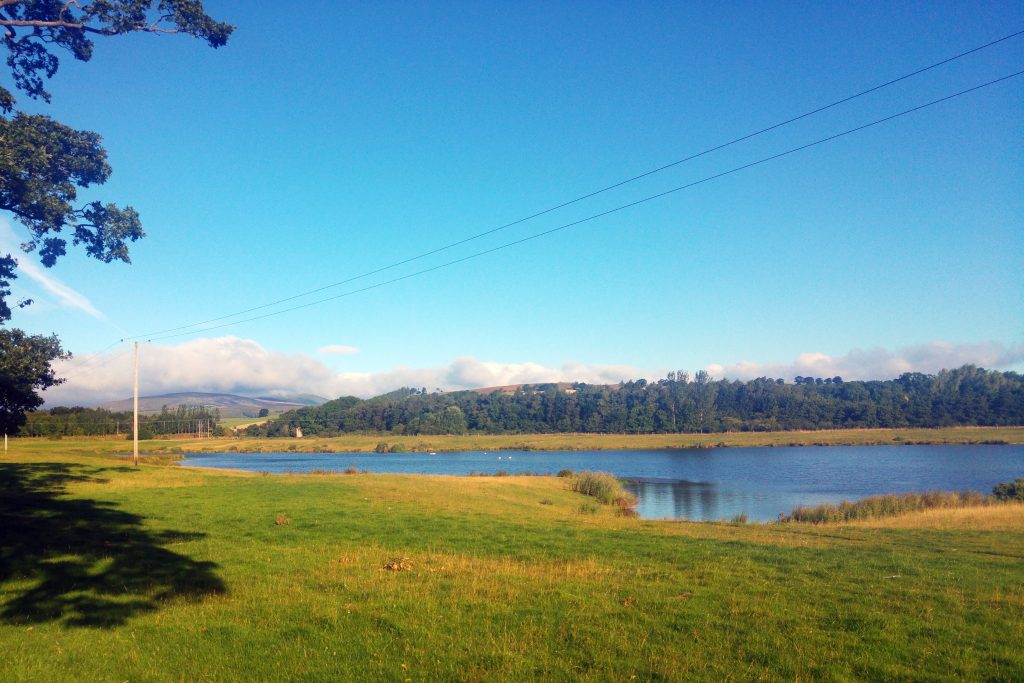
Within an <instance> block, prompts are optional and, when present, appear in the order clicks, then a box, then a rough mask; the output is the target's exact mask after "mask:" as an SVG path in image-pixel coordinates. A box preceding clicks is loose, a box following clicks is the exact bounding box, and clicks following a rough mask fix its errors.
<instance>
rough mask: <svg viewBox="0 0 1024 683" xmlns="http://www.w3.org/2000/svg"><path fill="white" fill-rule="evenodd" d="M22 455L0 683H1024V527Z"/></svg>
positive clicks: (61, 454)
mask: <svg viewBox="0 0 1024 683" xmlns="http://www.w3.org/2000/svg"><path fill="white" fill-rule="evenodd" d="M17 445H18V446H19V448H18V452H16V453H12V454H10V455H9V456H7V457H4V458H0V651H2V652H3V656H2V657H0V680H3V681H46V680H75V681H79V680H89V681H103V680H109V681H124V680H132V681H136V680H188V681H235V680H253V681H255V680H260V681H265V680H289V681H303V680H307V681H321V680H396V681H419V680H530V681H533V680H593V681H607V680H613V681H631V680H714V681H722V680H737V681H739V680H742V681H748V680H821V679H824V680H836V679H839V680H927V681H942V680H950V681H952V680H1007V681H1010V680H1021V679H1022V678H1024V507H1021V506H996V507H989V508H978V509H951V510H931V511H928V512H926V513H920V514H914V515H907V516H902V517H897V518H893V519H890V520H878V519H874V520H869V521H865V522H858V523H851V524H845V525H808V524H772V525H733V524H723V523H719V524H707V523H705V524H697V523H666V522H649V521H641V520H637V519H632V518H627V517H622V516H618V515H616V514H615V509H614V507H613V506H606V505H600V504H597V503H596V502H594V499H593V498H588V497H585V496H583V495H581V494H578V493H573V492H572V491H570V490H568V488H567V482H566V481H564V480H560V479H557V478H546V477H501V478H491V477H411V476H397V475H329V476H316V475H305V476H265V475H254V474H242V473H232V472H217V471H205V470H195V469H189V468H180V467H176V466H173V464H171V461H170V460H169V459H167V458H164V459H159V458H155V459H152V460H151V461H150V460H148V459H147V462H146V463H145V464H144V465H143V466H142V467H140V468H138V469H135V468H132V467H128V466H126V463H125V461H124V460H121V459H114V458H108V457H103V456H100V455H95V454H93V453H95V452H97V451H102V450H104V449H105V448H107V447H109V446H110V443H109V442H85V441H82V442H70V441H66V442H41V441H40V442H32V443H31V444H30V446H31V448H27V447H24V446H25V445H27V444H21V443H18V444H17ZM122 445H123V442H122ZM395 560H398V563H397V565H396V564H394V563H393V561H395ZM389 564H390V565H391V566H397V567H400V568H401V567H404V569H402V570H400V571H391V570H388V569H385V566H386V565H389Z"/></svg>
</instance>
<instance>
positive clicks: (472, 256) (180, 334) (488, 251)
mask: <svg viewBox="0 0 1024 683" xmlns="http://www.w3.org/2000/svg"><path fill="white" fill-rule="evenodd" d="M1021 74H1024V70H1021V71H1017V72H1015V73H1012V74H1009V75H1007V76H1003V77H1001V78H997V79H995V80H992V81H988V82H987V83H982V84H980V85H976V86H973V87H971V88H967V89H966V90H961V91H959V92H956V93H953V94H952V95H946V96H945V97H940V98H939V99H936V100H932V101H930V102H926V103H925V104H920V105H918V106H916V107H911V108H910V109H905V110H903V111H901V112H898V113H896V114H892V115H890V116H886V117H884V118H881V119H876V120H875V121H872V122H870V123H865V124H863V125H860V126H857V127H855V128H850V129H848V130H845V131H843V132H841V133H836V134H834V135H830V136H828V137H825V138H821V139H819V140H815V141H814V142H809V143H807V144H804V145H800V146H799V147H793V148H791V149H788V150H786V151H784V152H779V153H777V154H773V155H771V156H767V157H764V158H762V159H758V160H757V161H751V162H749V163H746V164H743V165H741V166H736V167H734V168H731V169H729V170H727V171H722V172H721V173H716V174H714V175H710V176H706V177H704V178H701V179H700V180H695V181H693V182H690V183H686V184H685V185H680V186H678V187H674V188H672V189H670V190H665V191H664V192H659V193H657V194H653V195H650V196H647V197H644V198H643V199H638V200H636V201H634V202H629V203H628V204H622V205H621V206H617V207H615V208H613V209H608V210H607V211H601V212H600V213H595V214H592V215H590V216H587V217H585V218H581V219H579V220H575V221H572V222H570V223H564V224H562V225H559V226H558V227H555V228H551V229H550V230H544V231H542V232H538V233H534V234H532V235H527V236H526V237H523V238H520V239H517V240H513V241H511V242H506V243H505V244H501V245H498V246H496V247H492V248H490V249H484V250H482V251H478V252H475V253H472V254H469V255H468V256H463V257H461V258H457V259H453V260H451V261H447V262H445V263H441V264H438V265H436V266H432V267H430V268H424V269H423V270H418V271H415V272H413V273H408V274H406V275H402V276H400V277H396V278H392V279H390V280H385V281H383V282H378V283H375V284H372V285H368V286H366V287H361V288H360V289H354V290H351V291H348V292H344V293H342V294H337V295H335V296H330V297H325V298H323V299H317V300H316V301H311V302H308V303H305V304H301V305H298V306H292V307H290V308H283V309H280V310H278V311H272V312H270V313H265V314H263V315H258V316H253V317H251V318H245V319H243V320H235V321H233V322H229V323H223V324H221V325H214V326H213V327H205V328H203V329H200V330H190V331H187V332H177V333H175V334H166V335H163V336H157V337H153V338H151V339H150V340H149V341H157V340H161V339H172V338H174V337H183V336H187V335H190V334H196V333H199V332H209V331H211V330H218V329H222V328H224V327H232V326H234V325H240V324H242V323H247V322H253V321H255V320H262V319H264V318H270V317H273V316H275V315H280V314H282V313H289V312H291V311H297V310H301V309H303V308H309V307H311V306H316V305H318V304H322V303H325V302H328V301H334V300H336V299H341V298H343V297H347V296H352V295H354V294H359V293H362V292H367V291H369V290H371V289H377V288H379V287H383V286H385V285H390V284H394V283H396V282H401V281H402V280H408V279H409V278H413V277H417V276H420V275H425V274H427V273H432V272H434V271H436V270H440V269H442V268H447V267H449V266H454V265H456V264H459V263H463V262H465V261H469V260H472V259H475V258H479V257H481V256H486V255H487V254H493V253H494V252H497V251H501V250H503V249H508V248H509V247H514V246H516V245H519V244H523V243H525V242H530V241H532V240H535V239H539V238H541V237H546V236H548V235H551V234H554V233H556V232H560V231H562V230H565V229H567V228H571V227H574V226H577V225H580V224H582V223H587V222H589V221H593V220H596V219H598V218H602V217H604V216H608V215H611V214H613V213H618V212H620V211H624V210H625V209H629V208H632V207H634V206H639V205H641V204H646V203H647V202H650V201H653V200H655V199H660V198H661V197H665V196H668V195H670V194H674V193H676V192H680V191H682V190H686V189H689V188H691V187H695V186H697V185H702V184H704V183H707V182H710V181H712V180H716V179H718V178H722V177H725V176H728V175H732V174H733V173H738V172H739V171H742V170H745V169H748V168H752V167H754V166H759V165H761V164H764V163H767V162H769V161H774V160H775V159H780V158H782V157H785V156H789V155H790V154H795V153H796V152H800V151H803V150H805V149H810V148H811V147H816V146H817V145H821V144H823V143H826V142H830V141H832V140H837V139H839V138H841V137H845V136H847V135H851V134H853V133H856V132H859V131H862V130H865V129H867V128H871V127H873V126H877V125H879V124H882V123H886V122H887V121H892V120H893V119H897V118H899V117H901V116H906V115H907V114H912V113H914V112H917V111H920V110H922V109H926V108H927V107H931V106H934V105H936V104H940V103H942V102H947V101H949V100H952V99H954V98H957V97H961V96H962V95H967V94H968V93H972V92H975V91H977V90H981V89H982V88H987V87H989V86H991V85H995V84H997V83H1001V82H1003V81H1006V80H1009V79H1011V78H1015V77H1017V76H1020V75H1021ZM227 317H230V316H227ZM178 329H180V328H178Z"/></svg>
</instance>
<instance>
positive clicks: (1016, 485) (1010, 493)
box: [992, 477, 1024, 500]
mask: <svg viewBox="0 0 1024 683" xmlns="http://www.w3.org/2000/svg"><path fill="white" fill-rule="evenodd" d="M992 495H993V496H995V498H996V500H1024V477H1017V478H1016V479H1014V480H1013V481H1004V482H1003V483H1002V484H996V485H995V486H993V487H992Z"/></svg>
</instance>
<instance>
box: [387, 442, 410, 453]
mask: <svg viewBox="0 0 1024 683" xmlns="http://www.w3.org/2000/svg"><path fill="white" fill-rule="evenodd" d="M406 450H407V449H406V447H405V444H404V443H393V444H391V448H389V449H388V452H389V453H405V452H406Z"/></svg>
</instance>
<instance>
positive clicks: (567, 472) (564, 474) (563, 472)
mask: <svg viewBox="0 0 1024 683" xmlns="http://www.w3.org/2000/svg"><path fill="white" fill-rule="evenodd" d="M575 474H576V473H575V472H573V471H572V470H558V476H560V477H562V478H565V477H571V476H573V475H575Z"/></svg>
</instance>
